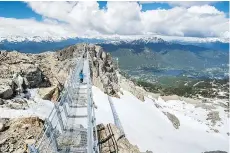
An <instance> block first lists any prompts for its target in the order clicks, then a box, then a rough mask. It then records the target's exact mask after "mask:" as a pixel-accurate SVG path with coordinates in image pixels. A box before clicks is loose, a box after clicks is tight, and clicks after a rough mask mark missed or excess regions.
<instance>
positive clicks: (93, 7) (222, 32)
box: [0, 1, 230, 40]
mask: <svg viewBox="0 0 230 153" xmlns="http://www.w3.org/2000/svg"><path fill="white" fill-rule="evenodd" d="M135 35H141V36H142V35H143V36H148V35H160V36H169V37H182V38H183V37H196V38H217V39H222V40H226V39H228V38H229V35H230V33H229V2H227V1H225V2H221V1H220V2H214V1H212V2H208V1H203V2H199V1H198V2H197V1H191V2H179V1H172V2H144V1H141V2H112V1H108V2H106V1H100V2H96V1H90V2H84V1H80V2H64V1H62V2H45V1H43V2H33V1H31V2H17V1H15V2H10V1H9V2H0V37H16V36H22V37H33V36H40V37H56V38H58V37H66V38H71V37H77V36H79V37H81V36H86V37H96V36H102V37H103V36H104V37H105V36H106V37H109V36H135Z"/></svg>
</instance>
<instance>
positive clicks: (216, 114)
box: [206, 111, 221, 126]
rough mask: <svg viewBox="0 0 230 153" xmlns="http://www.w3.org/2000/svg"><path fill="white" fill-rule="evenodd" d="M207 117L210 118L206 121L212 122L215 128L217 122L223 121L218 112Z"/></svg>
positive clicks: (213, 112)
mask: <svg viewBox="0 0 230 153" xmlns="http://www.w3.org/2000/svg"><path fill="white" fill-rule="evenodd" d="M207 116H208V118H207V119H206V120H211V122H212V125H213V126H214V125H216V122H217V121H220V120H221V118H220V116H219V112H218V111H211V112H209V113H208V115H207Z"/></svg>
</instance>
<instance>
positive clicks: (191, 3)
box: [139, 1, 217, 7]
mask: <svg viewBox="0 0 230 153" xmlns="http://www.w3.org/2000/svg"><path fill="white" fill-rule="evenodd" d="M139 3H140V4H150V3H167V4H169V5H170V6H182V7H191V6H201V5H208V4H213V3H217V2H216V1H140V2H139Z"/></svg>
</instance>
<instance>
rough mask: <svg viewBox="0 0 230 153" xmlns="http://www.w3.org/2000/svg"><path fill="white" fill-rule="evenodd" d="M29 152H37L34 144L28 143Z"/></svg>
mask: <svg viewBox="0 0 230 153" xmlns="http://www.w3.org/2000/svg"><path fill="white" fill-rule="evenodd" d="M28 149H29V153H39V152H38V150H37V149H36V147H35V145H34V144H31V145H30V144H29V145H28Z"/></svg>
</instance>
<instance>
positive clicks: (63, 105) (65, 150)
mask: <svg viewBox="0 0 230 153" xmlns="http://www.w3.org/2000/svg"><path fill="white" fill-rule="evenodd" d="M83 54H86V55H87V57H86V58H85V59H84V58H83ZM88 57H89V54H88V52H87V51H84V52H83V53H82V56H81V57H80V58H79V59H78V63H77V65H76V67H75V68H74V70H73V71H72V74H71V75H70V77H69V78H68V79H67V81H66V83H65V88H64V90H63V92H62V94H61V96H60V99H59V102H58V103H56V104H55V106H54V109H53V110H52V112H51V113H50V115H49V117H48V118H47V119H46V121H45V124H44V127H43V130H42V131H41V133H40V134H39V135H38V137H37V138H36V142H35V143H34V144H32V145H29V151H30V152H31V153H99V149H98V142H97V132H95V131H97V129H96V118H95V111H94V103H93V100H92V85H91V79H90V70H89V59H88ZM81 70H83V74H84V82H83V83H80V79H79V72H80V71H81Z"/></svg>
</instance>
